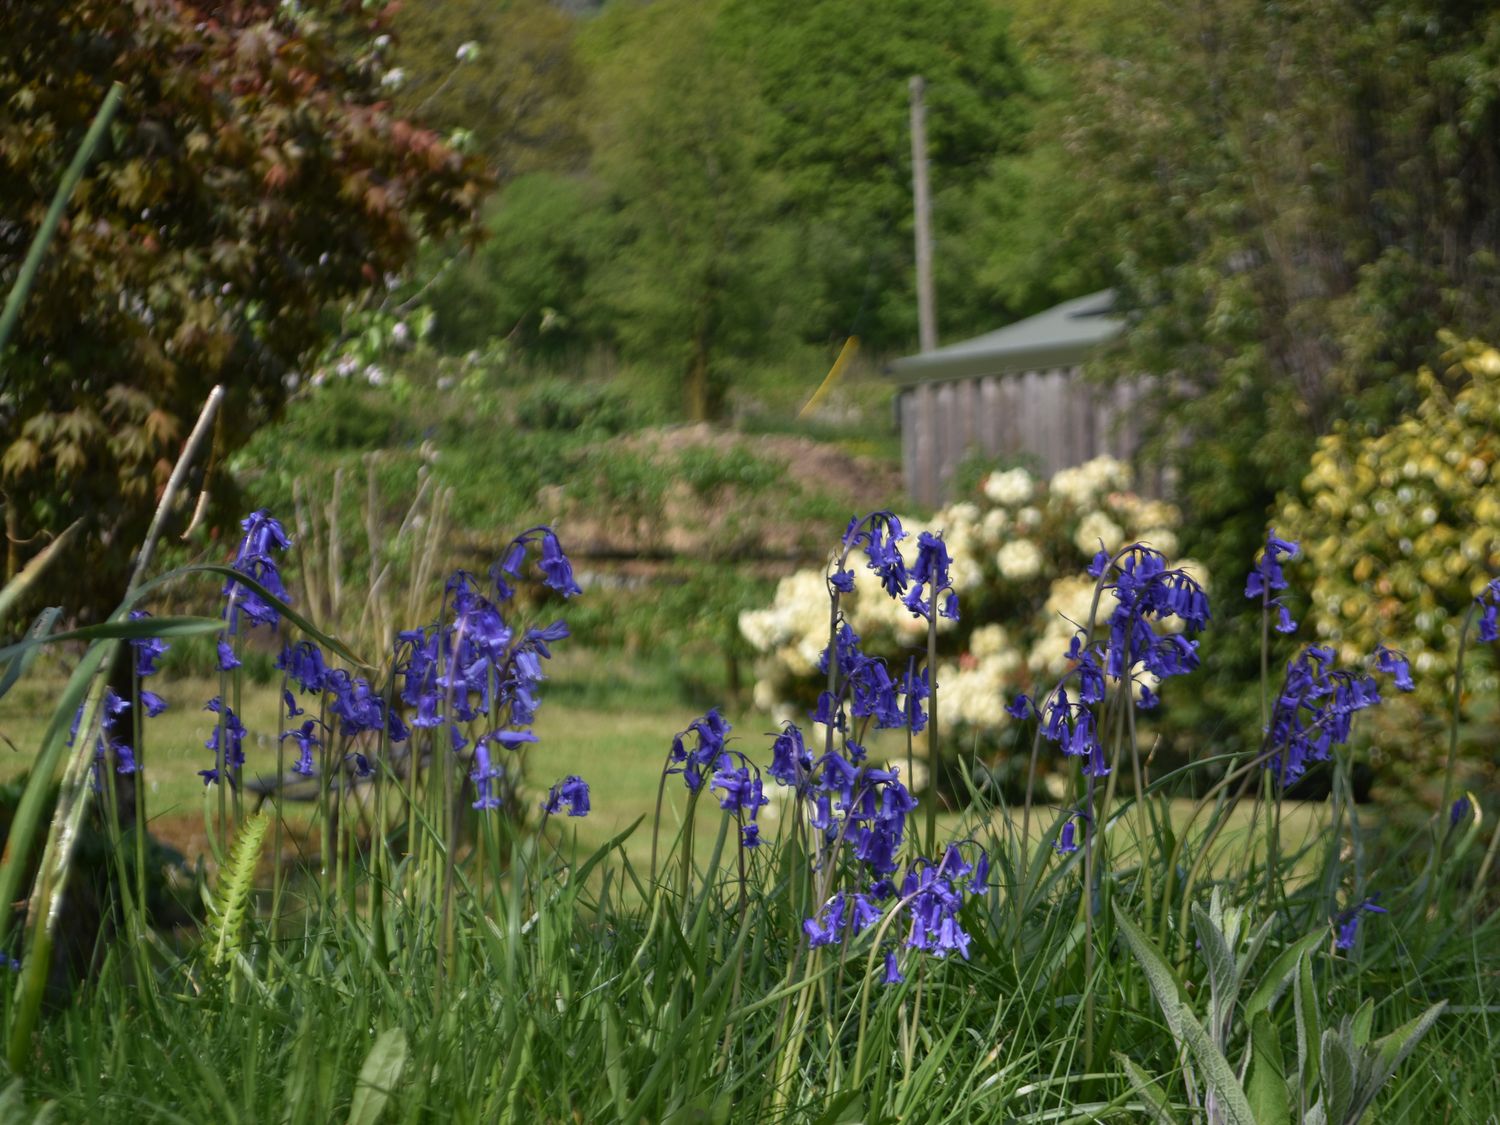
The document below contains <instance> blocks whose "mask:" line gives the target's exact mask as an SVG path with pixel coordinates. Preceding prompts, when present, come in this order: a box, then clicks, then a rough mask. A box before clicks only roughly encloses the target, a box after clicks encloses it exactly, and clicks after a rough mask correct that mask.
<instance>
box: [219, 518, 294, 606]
mask: <svg viewBox="0 0 1500 1125" xmlns="http://www.w3.org/2000/svg"><path fill="white" fill-rule="evenodd" d="M240 527H242V528H243V529H244V531H245V534H244V535H243V536H242V537H241V539H240V544H239V548H238V549H237V550H236V552H235V556H234V561H233V562H232V563H231V564H230V565H231V566H232V567H233V568H234V569H235V570H237V571H239V572H240V573H241V574H243V575H245V576H246V577H248V578H252V579H254V580H255V581H256V582H258V583H260V585H262V586H263V587H265V588H266V589H267V590H268V591H270V593H272V594H273V595H275V596H276V597H277V598H280V599H281V600H282V601H283V602H290V601H291V598H290V596H289V595H288V594H287V592H286V587H285V586H284V585H283V584H282V581H281V572H280V570H279V569H278V568H277V563H276V560H275V559H274V558H273V557H272V555H271V552H272V551H285V550H286V549H287V548H288V547H290V546H291V545H292V544H291V540H289V539H288V538H287V537H286V532H285V531H284V530H283V529H282V526H281V524H280V523H279V522H278V521H277V520H276V519H275V517H273V516H272V515H271V514H270V513H269V512H267V511H266V510H265V509H260V510H258V511H254V512H251V513H250V514H249V515H248V516H246V517H245V518H244V519H243V520H241V521H240ZM223 593H224V598H225V599H226V603H225V614H226V617H227V618H228V621H229V631H230V632H231V633H238V632H239V628H240V618H241V617H242V616H243V617H244V618H247V619H248V620H249V621H250V624H251V625H252V626H253V625H270V626H275V624H276V623H277V621H278V620H279V619H280V615H279V614H278V613H277V612H276V610H275V609H273V608H272V607H271V605H270V603H269V602H267V601H266V600H265V599H264V598H262V597H261V596H260V595H259V594H258V593H256V592H255V591H254V590H252V589H251V588H250V587H249V586H246V585H245V584H244V583H242V582H237V581H235V580H234V579H233V578H231V579H230V580H229V581H228V582H226V583H225V584H224V591H223Z"/></svg>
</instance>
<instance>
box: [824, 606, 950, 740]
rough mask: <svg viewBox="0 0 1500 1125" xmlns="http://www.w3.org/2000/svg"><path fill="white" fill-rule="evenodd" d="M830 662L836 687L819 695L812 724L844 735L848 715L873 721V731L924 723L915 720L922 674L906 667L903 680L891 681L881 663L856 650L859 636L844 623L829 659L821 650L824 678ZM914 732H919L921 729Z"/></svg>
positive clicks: (924, 681) (922, 687)
mask: <svg viewBox="0 0 1500 1125" xmlns="http://www.w3.org/2000/svg"><path fill="white" fill-rule="evenodd" d="M830 659H833V660H836V661H837V662H838V674H837V676H836V682H837V684H838V687H837V689H836V691H823V692H820V693H819V695H818V707H817V710H816V711H814V712H813V716H812V718H813V721H814V722H815V723H820V724H822V725H824V726H831V727H833V728H834V729H835V730H838V731H844V732H846V733H847V726H848V720H849V718H850V717H851V716H852V717H853V718H855V719H866V718H868V719H873V720H874V723H875V729H876V730H899V729H902V728H904V727H907V726H910V725H911V723H912V722H914V721H917V722H920V723H922V724H925V723H926V718H925V716H921V717H920V718H918V715H919V714H920V710H921V708H920V700H921V699H924V698H926V696H927V678H926V674H925V672H924V673H923V675H922V676H921V677H920V678H918V677H917V676H916V675H915V673H914V672H913V671H912V669H911V668H910V667H908V670H907V676H906V677H905V679H903V680H894V679H892V678H891V674H890V671H889V670H888V669H887V668H886V664H885V661H884V660H882V659H880V658H879V657H878V656H866V655H865V654H864V652H863V651H861V650H860V647H859V634H858V633H856V632H855V631H854V630H853V629H851V628H850V627H849V625H848V623H847V622H845V623H843V624H841V625H840V626H839V628H838V633H837V636H836V638H835V641H834V652H833V654H832V656H830V654H829V652H828V650H827V649H824V650H823V653H822V655H821V656H820V657H819V658H818V671H819V672H821V673H823V674H824V675H827V674H828V662H829V660H830ZM898 694H904V695H905V703H904V704H903V703H902V702H901V701H900V700H898V698H897V696H898ZM846 703H847V704H848V708H847V712H846V710H845V704H846ZM913 708H915V709H916V710H915V711H913ZM914 729H916V730H920V729H921V726H918V727H916V728H914Z"/></svg>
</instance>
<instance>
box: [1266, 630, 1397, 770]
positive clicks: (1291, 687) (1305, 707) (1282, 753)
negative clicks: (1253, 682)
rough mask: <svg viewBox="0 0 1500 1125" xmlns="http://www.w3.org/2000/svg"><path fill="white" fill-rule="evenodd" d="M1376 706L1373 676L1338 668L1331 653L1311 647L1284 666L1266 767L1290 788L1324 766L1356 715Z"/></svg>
mask: <svg viewBox="0 0 1500 1125" xmlns="http://www.w3.org/2000/svg"><path fill="white" fill-rule="evenodd" d="M1379 702H1380V689H1379V687H1378V685H1377V684H1376V683H1375V680H1374V678H1373V677H1371V676H1368V675H1365V674H1363V673H1358V672H1353V671H1349V670H1348V669H1343V668H1337V667H1335V666H1334V654H1333V650H1332V649H1330V648H1328V647H1326V646H1322V645H1312V646H1309V647H1308V648H1306V649H1304V650H1303V651H1302V652H1301V653H1300V654H1299V655H1298V656H1297V657H1295V658H1294V659H1293V660H1292V661H1290V662H1289V663H1288V664H1287V673H1286V677H1285V679H1284V680H1283V681H1282V687H1281V692H1280V693H1279V695H1278V696H1277V699H1276V703H1275V705H1274V706H1273V708H1272V711H1271V724H1270V728H1269V729H1268V730H1267V732H1266V735H1267V744H1268V746H1269V747H1271V748H1275V749H1276V752H1275V753H1274V754H1272V755H1270V756H1269V757H1268V759H1267V761H1266V768H1267V769H1269V770H1270V771H1271V773H1272V775H1273V776H1274V777H1276V778H1277V779H1278V780H1280V781H1281V782H1282V783H1283V784H1285V785H1290V784H1292V783H1293V782H1295V781H1296V780H1297V779H1298V778H1300V777H1301V776H1302V775H1303V774H1304V773H1305V772H1307V767H1308V765H1309V764H1311V763H1312V762H1321V761H1327V760H1328V759H1329V758H1330V757H1332V755H1333V749H1334V747H1336V746H1341V745H1343V744H1344V743H1346V742H1348V740H1349V735H1350V732H1351V730H1352V728H1353V719H1354V715H1355V714H1356V713H1357V712H1359V711H1362V710H1364V709H1365V708H1367V707H1372V706H1374V705H1375V704H1377V703H1379Z"/></svg>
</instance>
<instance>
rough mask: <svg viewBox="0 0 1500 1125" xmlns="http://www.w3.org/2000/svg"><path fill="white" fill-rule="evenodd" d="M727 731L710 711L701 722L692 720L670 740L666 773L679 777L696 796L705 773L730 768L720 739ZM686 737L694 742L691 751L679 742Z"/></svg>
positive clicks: (718, 715) (728, 727) (728, 757)
mask: <svg viewBox="0 0 1500 1125" xmlns="http://www.w3.org/2000/svg"><path fill="white" fill-rule="evenodd" d="M731 729H732V728H731V727H730V725H729V723H727V722H726V721H725V720H724V716H722V715H720V714H719V712H718V710H717V709H711V710H710V711H708V713H707V714H705V715H704V716H703V717H702V718H701V719H694V720H693V721H692V722H691V723H689V724H688V726H687V729H686V730H684V731H682V732H681V733H680V734H678V735H677V736H676V737H674V738H673V739H672V750H671V753H670V755H669V759H670V760H669V762H668V764H667V769H666V772H667V773H669V774H673V773H680V774H682V780H683V783H684V784H685V785H686V786H687V787H688V789H689V790H690V791H692V792H694V793H696V792H697V791H698V790H699V789H701V788H703V782H704V780H705V775H706V773H707V772H708V771H711V770H715V769H718V768H720V767H721V766H729V765H732V760H731V758H730V756H729V754H728V752H727V751H726V750H725V748H724V739H725V737H726V736H727V735H728V734H729V732H730V730H731ZM690 735H691V736H694V737H696V739H697V746H696V747H694V748H693V749H691V750H689V749H688V748H687V744H686V743H685V742H684V741H683V740H684V739H685V738H687V737H688V736H690Z"/></svg>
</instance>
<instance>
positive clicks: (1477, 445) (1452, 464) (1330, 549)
mask: <svg viewBox="0 0 1500 1125" xmlns="http://www.w3.org/2000/svg"><path fill="white" fill-rule="evenodd" d="M1452 343H1453V348H1452V350H1451V351H1450V353H1449V356H1448V358H1449V360H1450V362H1451V366H1450V367H1449V369H1448V371H1447V373H1446V374H1447V378H1446V380H1443V379H1440V378H1439V377H1438V376H1437V375H1435V374H1434V373H1433V372H1432V371H1430V370H1428V369H1426V368H1424V369H1423V370H1422V371H1421V373H1420V374H1419V375H1418V379H1419V381H1420V385H1421V389H1422V394H1423V401H1422V404H1421V406H1420V407H1418V408H1417V410H1416V411H1415V412H1414V413H1412V414H1410V415H1408V416H1406V417H1405V418H1403V419H1402V420H1401V421H1400V422H1399V423H1397V424H1396V425H1395V426H1393V427H1392V428H1391V429H1389V430H1386V431H1385V432H1383V433H1379V434H1374V435H1365V434H1359V433H1355V432H1352V431H1350V430H1348V429H1341V430H1338V431H1336V432H1334V433H1332V434H1329V435H1328V436H1326V437H1324V438H1323V439H1322V440H1321V441H1320V442H1319V443H1318V449H1317V452H1316V453H1315V454H1314V456H1313V460H1312V466H1311V470H1310V471H1309V472H1308V474H1307V477H1306V479H1305V480H1304V481H1303V495H1302V497H1301V498H1300V499H1290V498H1289V499H1284V501H1283V502H1282V504H1281V506H1280V507H1281V510H1280V513H1279V516H1278V519H1277V522H1276V527H1277V530H1278V531H1280V532H1281V533H1282V534H1284V535H1286V536H1288V537H1289V538H1296V539H1300V540H1301V541H1302V546H1303V549H1304V551H1305V552H1306V557H1307V560H1308V565H1305V566H1303V567H1300V568H1298V570H1299V571H1300V576H1301V579H1302V588H1303V589H1304V590H1306V591H1307V592H1308V594H1310V596H1311V605H1310V607H1309V612H1308V614H1307V616H1308V619H1309V623H1310V624H1311V626H1312V628H1313V629H1314V630H1315V631H1316V633H1317V636H1318V638H1319V639H1320V640H1323V641H1326V642H1330V643H1332V644H1334V645H1335V646H1336V647H1337V648H1338V650H1339V655H1340V658H1341V659H1342V660H1344V661H1346V662H1348V661H1354V660H1359V659H1362V658H1364V657H1365V656H1367V655H1368V654H1369V653H1370V652H1371V651H1372V650H1373V649H1374V647H1375V645H1376V643H1377V642H1384V643H1385V644H1388V645H1391V646H1392V647H1396V648H1402V649H1405V650H1406V652H1407V654H1408V656H1409V657H1410V658H1411V664H1412V671H1413V673H1414V678H1415V679H1416V681H1417V686H1418V693H1419V694H1418V696H1417V699H1418V701H1419V702H1421V703H1423V704H1425V705H1428V706H1431V705H1433V704H1435V703H1439V702H1440V701H1441V700H1442V699H1443V698H1444V696H1445V695H1446V692H1447V685H1448V683H1449V681H1450V679H1451V676H1452V673H1453V661H1454V657H1455V653H1456V649H1457V639H1458V629H1459V627H1460V625H1461V624H1462V622H1463V617H1464V614H1465V613H1466V612H1467V611H1468V607H1469V604H1470V601H1471V599H1472V597H1473V596H1474V595H1475V594H1476V593H1478V592H1479V590H1480V589H1481V588H1482V587H1483V586H1484V584H1485V583H1486V582H1487V581H1488V580H1489V579H1490V578H1491V577H1493V576H1494V574H1495V572H1496V570H1497V568H1500V481H1497V479H1496V477H1497V468H1496V461H1497V459H1500V432H1497V431H1500V351H1496V349H1495V348H1493V347H1489V346H1487V345H1484V344H1481V343H1477V342H1472V341H1471V342H1467V343H1460V342H1458V341H1456V340H1455V341H1453V342H1452ZM1445 386H1446V387H1452V386H1458V387H1459V389H1458V390H1457V391H1456V393H1450V392H1449V391H1448V390H1447V389H1445ZM1293 584H1294V585H1296V584H1297V579H1295V578H1294V579H1293ZM1480 675H1481V676H1482V678H1483V679H1490V678H1491V677H1490V676H1489V674H1488V673H1481V674H1480ZM1469 686H1470V687H1475V688H1477V687H1481V686H1484V687H1492V686H1493V685H1492V684H1483V685H1482V684H1480V683H1476V682H1475V681H1473V680H1471V681H1470V683H1469Z"/></svg>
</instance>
